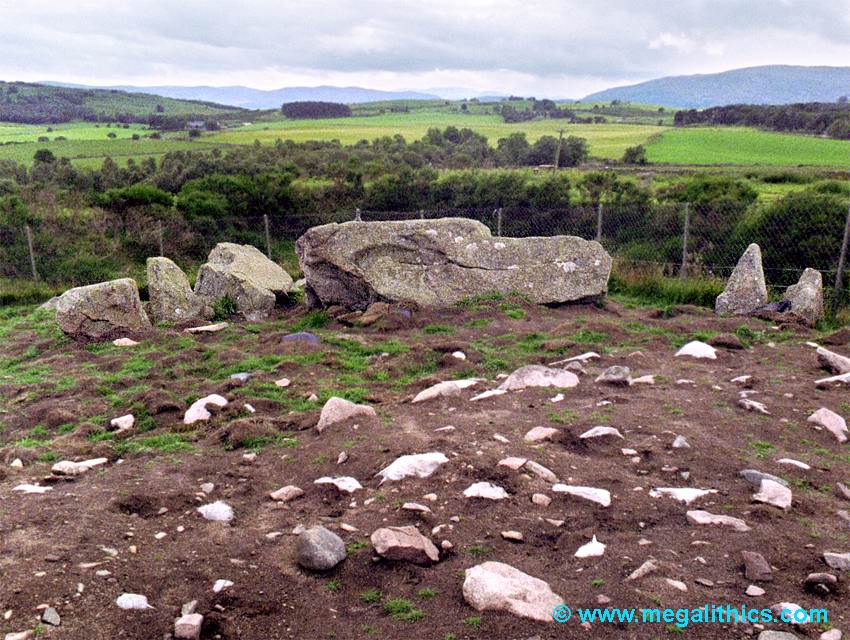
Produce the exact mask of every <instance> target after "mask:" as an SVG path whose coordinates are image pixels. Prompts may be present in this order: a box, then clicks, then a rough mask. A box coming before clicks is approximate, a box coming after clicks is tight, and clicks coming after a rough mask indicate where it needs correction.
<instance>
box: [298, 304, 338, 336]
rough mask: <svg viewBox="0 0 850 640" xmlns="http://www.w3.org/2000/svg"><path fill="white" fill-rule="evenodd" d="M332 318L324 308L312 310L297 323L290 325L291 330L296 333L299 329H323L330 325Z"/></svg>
mask: <svg viewBox="0 0 850 640" xmlns="http://www.w3.org/2000/svg"><path fill="white" fill-rule="evenodd" d="M330 321H331V319H330V317H329V316H328V314H327V313H326V312H324V311H322V310H319V311H311V312H310V313H308V314H307V315H306V316H304V317H303V318H301V319H300V320H298V322H296V323H295V324H293V325H292V326H291V327H290V330H291V331H292V332H293V333H295V332H298V331H305V330H307V329H323V328H324V327H326V326H328V323H330Z"/></svg>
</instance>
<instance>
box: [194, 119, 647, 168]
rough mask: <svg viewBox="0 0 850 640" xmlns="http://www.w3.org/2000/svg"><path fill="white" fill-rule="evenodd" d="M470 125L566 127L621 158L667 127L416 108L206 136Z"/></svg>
mask: <svg viewBox="0 0 850 640" xmlns="http://www.w3.org/2000/svg"><path fill="white" fill-rule="evenodd" d="M448 126H456V127H468V128H470V129H472V130H473V131H476V132H478V133H480V134H482V135H484V136H486V137H487V140H488V141H489V143H490V144H491V145H493V146H495V145H496V142H497V141H498V139H499V138H505V137H507V136H509V135H510V134H512V133H516V132H524V133H525V134H526V135H527V136H528V140H529V142H534V141H535V140H537V139H538V138H540V137H541V136H544V135H550V136H556V137H557V135H558V131H559V130H560V129H563V130H564V135H565V136H579V137H581V138H586V139H587V142H588V144H589V146H590V154H591V155H592V156H594V157H597V158H619V157H620V156H622V155H623V151H625V149H626V147H630V146H633V145H636V144H641V143H643V142H646V141H647V140H648V139H649V138H650V136H652V135H653V134H655V133H658V132H660V131H664V127H658V126H654V125H625V124H607V123H606V124H565V123H562V122H560V121H559V120H533V121H531V122H520V123H516V124H507V123H505V122H503V121H502V118H501V117H500V116H497V115H484V114H480V115H479V114H463V113H447V112H443V111H414V112H411V113H387V114H384V115H379V116H367V117H353V118H333V119H327V120H279V121H276V122H257V123H254V124H251V125H247V126H242V127H239V128H236V129H227V130H223V131H220V132H217V133H213V134H209V135H207V136H204V140H209V141H216V142H225V143H228V144H252V143H253V142H254V140H259V141H260V142H261V143H263V144H273V143H274V142H275V140H278V139H281V140H293V141H295V142H304V141H307V140H339V141H340V142H341V143H343V144H354V143H356V142H359V141H360V140H370V141H371V140H374V139H375V138H380V137H382V136H393V135H396V134H400V135H402V136H404V138H405V139H406V140H407V141H413V140H418V139H420V138H422V137H423V136H424V135H425V133H426V132H427V131H428V129H430V128H431V127H438V128H441V129H444V128H445V127H448Z"/></svg>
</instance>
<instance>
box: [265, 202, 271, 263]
mask: <svg viewBox="0 0 850 640" xmlns="http://www.w3.org/2000/svg"><path fill="white" fill-rule="evenodd" d="M263 226H264V227H265V230H266V256H267V257H268V259H269V260H271V259H272V237H271V235H270V234H269V216H268V215H267V214H265V213H264V214H263Z"/></svg>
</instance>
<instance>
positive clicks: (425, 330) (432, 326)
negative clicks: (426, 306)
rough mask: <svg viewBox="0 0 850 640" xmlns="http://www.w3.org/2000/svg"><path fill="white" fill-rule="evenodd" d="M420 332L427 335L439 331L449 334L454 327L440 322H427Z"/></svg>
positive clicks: (438, 332)
mask: <svg viewBox="0 0 850 640" xmlns="http://www.w3.org/2000/svg"><path fill="white" fill-rule="evenodd" d="M422 332H423V333H427V334H429V335H436V334H440V333H445V334H450V333H454V332H455V329H454V327H446V326H444V325H441V324H429V325H427V326H425V327H423V328H422Z"/></svg>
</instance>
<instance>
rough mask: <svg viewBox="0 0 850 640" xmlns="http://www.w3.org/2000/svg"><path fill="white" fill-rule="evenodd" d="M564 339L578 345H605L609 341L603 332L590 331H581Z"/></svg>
mask: <svg viewBox="0 0 850 640" xmlns="http://www.w3.org/2000/svg"><path fill="white" fill-rule="evenodd" d="M564 337H565V338H566V339H567V340H572V341H573V342H575V343H576V344H604V343H605V342H607V341H608V340H609V337H608V334H607V333H605V332H603V331H592V330H590V329H581V330H579V331H576V332H575V333H573V334H572V335H569V336H564Z"/></svg>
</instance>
